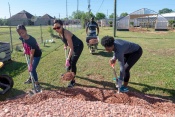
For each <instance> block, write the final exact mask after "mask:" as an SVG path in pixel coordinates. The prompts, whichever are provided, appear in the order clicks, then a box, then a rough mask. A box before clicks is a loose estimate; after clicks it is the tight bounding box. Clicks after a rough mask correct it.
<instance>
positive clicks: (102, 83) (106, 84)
mask: <svg viewBox="0 0 175 117" xmlns="http://www.w3.org/2000/svg"><path fill="white" fill-rule="evenodd" d="M76 78H79V79H82V80H86V81H89V82H91V83H94V84H97V85H100V86H102V87H103V89H114V88H115V84H114V83H112V82H108V81H98V80H92V79H89V78H86V77H80V76H76ZM76 85H78V86H82V87H89V88H99V87H96V86H89V85H82V84H78V83H76Z"/></svg>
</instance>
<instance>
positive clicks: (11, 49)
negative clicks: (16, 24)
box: [8, 2, 13, 53]
mask: <svg viewBox="0 0 175 117" xmlns="http://www.w3.org/2000/svg"><path fill="white" fill-rule="evenodd" d="M8 5H9V14H10V18H11V11H10V4H9V2H8ZM9 26H10V44H11V53H12V52H13V43H12V30H11V19H10V20H9Z"/></svg>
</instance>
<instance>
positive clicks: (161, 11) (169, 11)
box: [159, 8, 173, 14]
mask: <svg viewBox="0 0 175 117" xmlns="http://www.w3.org/2000/svg"><path fill="white" fill-rule="evenodd" d="M171 12H173V10H172V9H168V8H164V9H162V10H159V14H163V13H171Z"/></svg>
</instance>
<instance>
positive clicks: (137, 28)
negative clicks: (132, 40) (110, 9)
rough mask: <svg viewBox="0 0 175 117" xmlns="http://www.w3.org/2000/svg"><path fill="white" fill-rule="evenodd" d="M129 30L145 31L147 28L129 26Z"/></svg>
mask: <svg viewBox="0 0 175 117" xmlns="http://www.w3.org/2000/svg"><path fill="white" fill-rule="evenodd" d="M129 31H131V32H146V31H148V30H146V29H143V28H141V27H131V28H129Z"/></svg>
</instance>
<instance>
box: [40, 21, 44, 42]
mask: <svg viewBox="0 0 175 117" xmlns="http://www.w3.org/2000/svg"><path fill="white" fill-rule="evenodd" d="M40 31H41V43H43V36H42V35H43V32H42V27H41V24H40Z"/></svg>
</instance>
